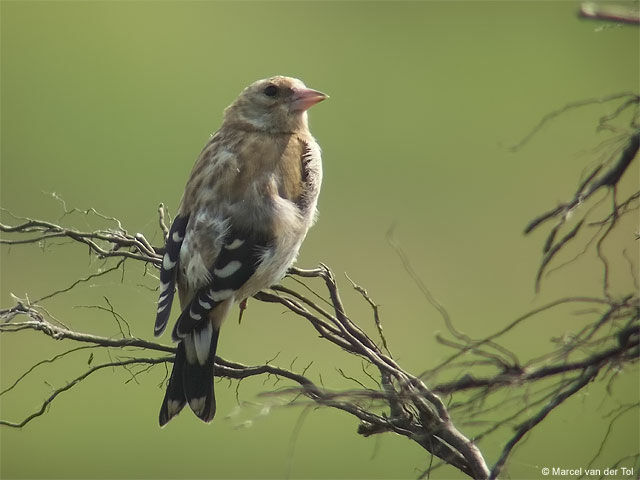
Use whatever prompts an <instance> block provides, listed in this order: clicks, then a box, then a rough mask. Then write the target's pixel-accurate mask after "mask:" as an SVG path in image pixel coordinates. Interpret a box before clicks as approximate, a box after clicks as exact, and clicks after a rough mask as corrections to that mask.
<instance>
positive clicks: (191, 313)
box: [189, 310, 202, 320]
mask: <svg viewBox="0 0 640 480" xmlns="http://www.w3.org/2000/svg"><path fill="white" fill-rule="evenodd" d="M189 316H190V317H191V318H193V319H194V320H200V319H201V318H202V315H200V314H198V313H193V310H189Z"/></svg>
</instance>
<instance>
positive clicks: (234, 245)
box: [224, 238, 244, 250]
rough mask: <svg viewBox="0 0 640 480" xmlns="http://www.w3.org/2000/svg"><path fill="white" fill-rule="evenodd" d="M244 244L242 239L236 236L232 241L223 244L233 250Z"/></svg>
mask: <svg viewBox="0 0 640 480" xmlns="http://www.w3.org/2000/svg"><path fill="white" fill-rule="evenodd" d="M243 244H244V240H241V239H239V238H236V239H235V240H234V241H233V242H231V243H228V244H226V245H225V246H224V248H226V249H227V250H235V249H236V248H240V247H241V246H242V245H243Z"/></svg>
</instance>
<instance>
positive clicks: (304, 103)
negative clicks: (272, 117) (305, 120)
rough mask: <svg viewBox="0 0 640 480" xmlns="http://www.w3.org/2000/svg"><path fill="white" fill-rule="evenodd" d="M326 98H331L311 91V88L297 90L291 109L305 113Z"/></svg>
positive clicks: (294, 93)
mask: <svg viewBox="0 0 640 480" xmlns="http://www.w3.org/2000/svg"><path fill="white" fill-rule="evenodd" d="M325 98H329V96H328V95H325V94H324V93H322V92H318V91H317V90H311V89H310V88H301V89H299V90H298V89H296V90H295V91H294V92H293V97H292V103H291V107H292V109H293V110H295V111H299V112H304V111H305V110H308V109H309V108H311V107H312V106H314V105H315V104H316V103H318V102H321V101H322V100H324V99H325Z"/></svg>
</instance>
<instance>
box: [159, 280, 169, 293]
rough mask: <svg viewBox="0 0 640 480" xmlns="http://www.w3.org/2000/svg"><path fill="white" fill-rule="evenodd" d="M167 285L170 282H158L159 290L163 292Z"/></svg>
mask: <svg viewBox="0 0 640 480" xmlns="http://www.w3.org/2000/svg"><path fill="white" fill-rule="evenodd" d="M169 285H171V282H167V283H164V282H160V291H161V292H164V291H165V290H166V289H167V288H169Z"/></svg>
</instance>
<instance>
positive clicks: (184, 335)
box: [154, 76, 327, 427]
mask: <svg viewBox="0 0 640 480" xmlns="http://www.w3.org/2000/svg"><path fill="white" fill-rule="evenodd" d="M326 98H327V95H326V94H324V93H322V92H319V91H317V90H313V89H311V88H307V87H306V86H305V84H304V83H303V82H302V81H301V80H299V79H296V78H291V77H286V76H274V77H270V78H265V79H261V80H258V81H256V82H254V83H252V84H251V85H249V86H248V87H246V88H245V89H244V90H242V92H241V93H240V94H239V96H238V97H237V98H236V99H235V101H233V103H231V105H229V106H228V107H227V108H226V109H225V110H224V114H223V119H222V124H221V126H220V128H219V130H218V131H217V132H215V133H214V134H213V135H212V136H211V138H210V140H209V141H208V142H207V144H206V145H205V147H204V148H203V150H202V151H201V153H200V155H199V156H198V158H197V160H196V162H195V164H194V166H193V169H192V171H191V174H190V176H189V179H188V181H187V183H186V186H185V189H184V194H183V196H182V200H181V202H180V206H179V208H178V211H177V214H176V216H175V218H174V220H173V222H172V224H171V228H170V229H169V232H168V235H167V237H166V242H165V250H164V255H163V257H162V264H161V268H160V287H159V290H160V296H159V298H158V307H157V314H156V321H155V326H154V334H155V335H156V336H159V335H161V334H162V333H163V331H164V330H165V328H166V326H167V323H168V321H169V316H170V312H171V306H172V303H173V298H174V294H175V291H176V287H177V291H178V296H179V300H180V307H181V312H180V315H179V317H178V319H177V320H176V323H175V326H174V328H173V331H172V340H173V341H174V342H177V343H178V344H177V348H176V354H175V358H174V361H173V369H172V372H171V376H170V377H169V382H168V384H167V389H166V393H165V396H164V399H163V401H162V405H161V408H160V414H159V423H160V426H161V427H162V426H164V425H166V424H167V423H168V422H169V421H170V420H171V419H172V418H173V417H175V416H176V415H177V414H178V413H180V411H181V410H182V409H183V407H184V406H185V405H186V404H187V403H188V404H189V407H190V408H191V410H192V411H193V412H194V413H195V415H196V416H197V417H199V418H200V419H201V420H202V421H204V422H207V423H208V422H211V420H213V418H214V415H215V412H216V401H215V392H214V374H215V368H214V362H215V354H216V349H217V345H218V337H219V334H220V327H221V325H222V322H223V320H224V318H225V317H226V316H227V315H228V314H229V311H230V309H231V307H232V306H233V305H234V304H236V303H241V302H246V299H248V298H249V297H251V296H253V295H255V294H256V293H257V292H259V291H260V290H262V289H265V288H269V287H271V286H273V285H276V284H277V283H279V282H280V280H282V278H283V277H284V276H285V275H286V272H287V270H288V269H289V267H290V266H291V265H292V264H293V262H294V261H295V259H296V257H297V255H298V251H299V249H300V246H301V244H302V242H303V240H304V239H305V237H306V235H307V232H308V230H309V228H310V227H311V226H312V225H313V223H314V222H315V219H316V216H317V211H316V210H317V202H318V196H319V193H320V186H321V183H322V160H321V151H320V146H319V145H318V143H317V142H316V140H315V139H314V137H313V136H312V135H311V132H310V131H309V123H308V115H307V110H308V109H309V108H311V107H312V106H313V105H315V104H317V103H318V102H321V101H323V100H324V99H326Z"/></svg>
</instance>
